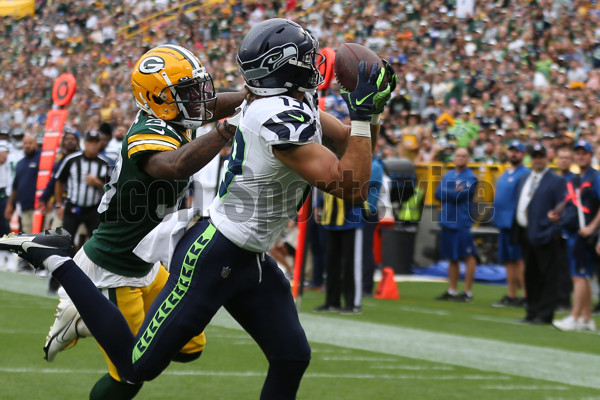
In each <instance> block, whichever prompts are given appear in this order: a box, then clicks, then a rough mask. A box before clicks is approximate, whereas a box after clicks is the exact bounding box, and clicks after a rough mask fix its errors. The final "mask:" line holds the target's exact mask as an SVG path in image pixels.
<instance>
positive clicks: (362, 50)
mask: <svg viewBox="0 0 600 400" xmlns="http://www.w3.org/2000/svg"><path fill="white" fill-rule="evenodd" d="M361 60H365V61H366V62H367V70H366V76H365V77H366V78H368V77H369V73H370V72H371V67H372V66H373V63H376V62H377V63H379V67H382V66H383V62H382V61H381V58H380V57H379V56H378V55H377V54H375V52H374V51H373V50H371V49H369V48H368V47H365V46H363V45H360V44H358V43H344V44H343V45H341V46H340V48H339V49H338V50H337V52H336V54H335V62H334V64H333V69H334V71H335V79H336V80H337V82H338V83H339V84H340V86H341V87H342V88H343V89H346V90H348V91H350V92H351V91H353V90H354V89H356V84H357V82H358V64H359V63H360V62H361ZM382 87H385V86H382Z"/></svg>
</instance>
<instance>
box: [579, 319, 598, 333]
mask: <svg viewBox="0 0 600 400" xmlns="http://www.w3.org/2000/svg"><path fill="white" fill-rule="evenodd" d="M579 327H580V330H582V331H592V332H595V331H596V322H594V320H593V319H590V320H589V321H584V320H583V317H579Z"/></svg>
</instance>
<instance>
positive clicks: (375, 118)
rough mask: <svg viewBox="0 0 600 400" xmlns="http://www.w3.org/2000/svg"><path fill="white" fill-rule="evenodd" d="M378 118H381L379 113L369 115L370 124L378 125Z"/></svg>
mask: <svg viewBox="0 0 600 400" xmlns="http://www.w3.org/2000/svg"><path fill="white" fill-rule="evenodd" d="M380 119H381V114H373V115H371V125H378V124H379V120H380Z"/></svg>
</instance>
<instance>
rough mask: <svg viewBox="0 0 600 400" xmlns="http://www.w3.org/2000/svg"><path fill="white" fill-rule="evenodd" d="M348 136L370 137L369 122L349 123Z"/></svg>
mask: <svg viewBox="0 0 600 400" xmlns="http://www.w3.org/2000/svg"><path fill="white" fill-rule="evenodd" d="M350 136H361V137H367V138H370V137H371V128H370V124H369V121H350Z"/></svg>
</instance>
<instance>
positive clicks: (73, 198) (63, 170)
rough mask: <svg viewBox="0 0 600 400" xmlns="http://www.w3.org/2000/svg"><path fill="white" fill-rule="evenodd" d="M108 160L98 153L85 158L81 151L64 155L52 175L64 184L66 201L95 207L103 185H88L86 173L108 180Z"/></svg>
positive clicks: (98, 201) (101, 193)
mask: <svg viewBox="0 0 600 400" xmlns="http://www.w3.org/2000/svg"><path fill="white" fill-rule="evenodd" d="M108 174H109V161H108V160H107V159H106V157H104V156H102V155H99V156H97V157H95V158H87V157H86V156H85V155H84V154H83V151H78V152H75V153H73V154H70V155H68V156H67V157H65V158H64V159H63V161H62V163H61V164H60V166H59V167H58V169H57V170H56V173H55V174H54V177H55V178H56V180H58V181H61V182H62V183H64V184H65V185H66V190H67V201H68V202H69V203H72V204H75V205H76V206H79V207H95V206H98V204H100V200H101V199H102V195H103V194H104V190H103V186H89V185H87V184H86V182H85V177H86V175H92V176H95V177H97V178H99V179H100V180H101V181H103V182H107V181H108V178H109V176H108Z"/></svg>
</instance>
